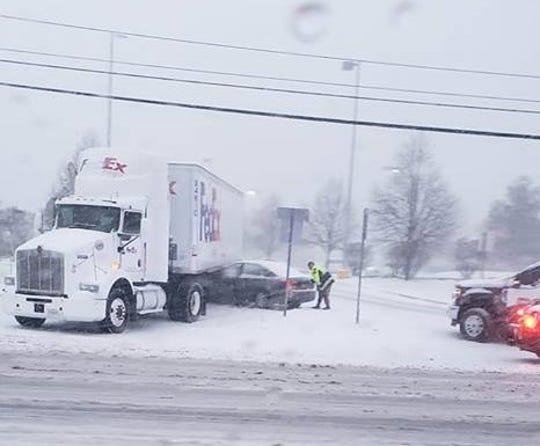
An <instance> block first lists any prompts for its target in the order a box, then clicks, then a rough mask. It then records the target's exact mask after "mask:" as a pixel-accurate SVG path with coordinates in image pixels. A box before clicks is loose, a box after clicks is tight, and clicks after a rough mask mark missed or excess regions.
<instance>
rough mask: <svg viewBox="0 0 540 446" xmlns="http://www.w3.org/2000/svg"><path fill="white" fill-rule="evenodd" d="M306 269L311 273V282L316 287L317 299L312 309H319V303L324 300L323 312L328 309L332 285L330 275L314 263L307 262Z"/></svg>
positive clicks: (332, 281) (332, 280)
mask: <svg viewBox="0 0 540 446" xmlns="http://www.w3.org/2000/svg"><path fill="white" fill-rule="evenodd" d="M308 268H309V271H310V272H311V281H312V282H313V283H314V284H315V285H316V286H317V291H318V298H317V305H315V306H314V307H313V308H321V302H322V301H323V300H324V305H325V306H324V310H329V309H330V289H331V288H332V284H333V283H334V279H333V278H332V275H331V274H330V273H329V272H328V271H326V272H323V269H322V268H321V267H320V266H319V265H315V262H312V261H310V262H308Z"/></svg>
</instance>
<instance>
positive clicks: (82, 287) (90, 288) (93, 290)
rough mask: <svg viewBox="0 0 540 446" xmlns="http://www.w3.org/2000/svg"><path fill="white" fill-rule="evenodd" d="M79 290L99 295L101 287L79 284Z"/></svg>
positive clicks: (91, 284) (92, 284)
mask: <svg viewBox="0 0 540 446" xmlns="http://www.w3.org/2000/svg"><path fill="white" fill-rule="evenodd" d="M79 290H81V291H88V292H90V293H97V292H98V291H99V285H96V284H94V283H79Z"/></svg>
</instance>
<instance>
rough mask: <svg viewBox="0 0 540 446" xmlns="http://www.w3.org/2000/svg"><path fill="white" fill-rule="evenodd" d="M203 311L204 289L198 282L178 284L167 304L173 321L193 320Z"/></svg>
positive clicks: (189, 321)
mask: <svg viewBox="0 0 540 446" xmlns="http://www.w3.org/2000/svg"><path fill="white" fill-rule="evenodd" d="M203 312H204V291H203V289H202V287H201V286H200V285H199V284H198V283H188V284H180V286H179V287H178V290H177V291H176V293H175V294H174V295H173V296H172V298H171V300H170V302H169V305H168V313H169V317H170V318H171V319H172V320H173V321H182V322H188V323H191V322H195V321H196V320H198V319H199V317H200V316H201V314H203Z"/></svg>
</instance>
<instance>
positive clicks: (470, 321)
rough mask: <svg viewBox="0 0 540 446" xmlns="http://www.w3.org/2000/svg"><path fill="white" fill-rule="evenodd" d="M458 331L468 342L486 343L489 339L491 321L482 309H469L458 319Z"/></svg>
mask: <svg viewBox="0 0 540 446" xmlns="http://www.w3.org/2000/svg"><path fill="white" fill-rule="evenodd" d="M459 330H460V331H461V334H462V335H463V337H464V338H465V339H467V340H469V341H476V342H486V341H489V339H490V338H491V335H492V331H493V321H492V319H491V316H490V314H489V313H488V312H487V311H486V310H484V309H483V308H471V309H469V310H466V311H465V312H464V313H463V315H462V316H461V317H460V319H459Z"/></svg>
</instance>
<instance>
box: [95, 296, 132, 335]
mask: <svg viewBox="0 0 540 446" xmlns="http://www.w3.org/2000/svg"><path fill="white" fill-rule="evenodd" d="M129 309H130V302H129V296H128V293H127V292H126V290H125V289H123V288H113V289H112V291H111V292H110V293H109V297H108V298H107V309H106V316H105V319H103V321H102V322H101V327H102V329H103V330H104V331H105V332H107V333H122V332H123V331H124V330H125V329H126V327H127V326H128V323H129V318H130V310H129Z"/></svg>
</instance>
